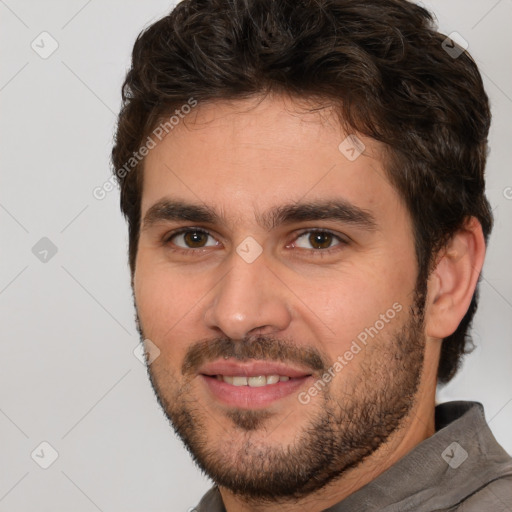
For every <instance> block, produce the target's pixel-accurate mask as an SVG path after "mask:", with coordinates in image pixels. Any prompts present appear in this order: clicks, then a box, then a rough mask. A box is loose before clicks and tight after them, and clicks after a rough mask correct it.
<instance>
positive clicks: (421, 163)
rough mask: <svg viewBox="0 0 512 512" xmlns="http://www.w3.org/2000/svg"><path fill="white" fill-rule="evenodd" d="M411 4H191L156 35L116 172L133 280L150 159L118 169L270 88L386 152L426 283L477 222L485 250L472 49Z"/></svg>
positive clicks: (482, 130) (156, 27)
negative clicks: (162, 128) (212, 106)
mask: <svg viewBox="0 0 512 512" xmlns="http://www.w3.org/2000/svg"><path fill="white" fill-rule="evenodd" d="M450 47H451V48H453V44H452V42H449V45H447V43H446V36H444V35H442V34H440V33H439V32H437V31H436V29H435V27H434V23H433V18H432V16H431V15H430V13H429V12H428V11H426V10H425V9H423V8H422V7H420V6H418V5H415V4H413V3H411V2H408V1H405V0H279V1H275V0H184V1H182V2H180V3H179V4H178V5H177V6H176V7H175V8H174V10H173V11H172V12H171V13H170V14H169V15H168V16H166V17H164V18H163V19H161V20H159V21H157V22H156V23H154V24H153V25H151V26H150V27H149V28H147V29H146V30H144V31H143V32H142V33H141V34H140V35H139V37H138V38H137V41H136V42H135V46H134V48H133V55H132V66H131V69H130V70H129V72H128V74H127V76H126V80H125V82H124V84H123V92H122V98H123V105H122V109H121V112H120V114H119V119H118V126H117V133H116V138H115V146H114V148H113V151H112V161H113V166H114V171H115V173H116V176H117V179H118V181H119V184H120V188H121V210H122V212H123V214H124V215H125V217H126V219H127V221H128V225H129V262H130V268H131V271H132V275H133V272H134V271H135V261H136V255H137V245H138V237H139V228H140V215H141V212H140V206H141V194H142V165H143V160H142V161H141V162H140V163H138V164H137V165H135V166H134V168H133V170H132V171H131V172H120V170H121V168H122V167H123V166H125V164H126V162H127V161H128V160H129V159H130V158H131V157H132V155H133V153H134V152H136V151H137V150H138V149H139V148H140V146H141V145H142V144H143V141H144V140H145V138H146V137H147V136H148V134H149V133H151V131H152V130H153V129H154V128H155V127H156V126H157V124H158V123H159V122H160V120H161V119H162V118H163V117H164V116H166V115H167V116H168V115H169V113H171V112H172V110H173V109H174V108H176V107H179V106H180V105H183V104H184V103H187V101H189V99H190V98H191V97H193V98H195V100H196V101H204V100H216V99H243V98H249V97H252V96H255V95H261V94H266V93H269V92H278V93H286V94H288V95H291V96H293V97H297V98H308V99H311V98H313V99H317V100H318V102H328V103H330V104H332V105H334V106H336V107H337V112H338V113H339V119H340V122H341V123H342V124H343V126H344V128H345V129H346V130H347V131H348V132H349V133H350V132H357V133H361V134H364V135H367V136H370V137H372V138H374V139H376V140H378V141H380V142H382V143H384V144H385V147H386V148H387V149H388V153H389V159H388V161H387V165H386V172H387V174H388V177H389V180H390V182H391V183H392V184H393V185H394V187H395V188H396V190H397V191H398V193H399V194H400V196H401V197H402V199H403V200H404V202H405V204H406V206H407V208H408V210H409V212H410V215H411V218H412V221H413V226H414V237H415V245H416V254H417V259H418V264H419V276H418V282H419V283H423V285H424V284H425V283H426V279H427V277H428V275H429V273H430V271H431V270H432V267H433V263H434V261H435V256H436V255H437V253H438V251H439V249H441V248H442V247H443V245H444V244H445V243H446V241H447V240H449V239H450V238H451V237H452V236H453V234H454V233H455V232H456V231H457V230H459V229H461V228H462V227H463V225H464V223H465V222H466V221H467V220H468V218H469V217H471V216H474V217H476V218H477V219H478V221H479V222H480V224H481V225H482V230H483V233H484V237H485V240H486V242H487V240H488V237H489V234H490V231H491V229H492V223H493V220H492V213H491V210H490V207H489V203H488V201H487V199H486V197H485V180H484V169H485V162H486V156H487V135H488V130H489V125H490V117H491V116H490V110H489V103H488V98H487V96H486V93H485V91H484V88H483V84H482V79H481V76H480V73H479V71H478V69H477V66H476V65H475V63H474V61H473V60H472V59H471V57H470V55H469V54H468V53H467V52H463V51H462V49H461V48H458V46H455V48H457V50H460V51H458V52H457V53H459V55H458V56H457V53H455V54H454V53H453V52H449V51H447V49H448V48H450ZM477 291H478V290H476V291H475V294H474V296H473V299H472V301H471V305H470V307H469V309H468V311H467V313H466V315H465V316H464V318H463V320H462V321H461V323H460V325H459V327H458V328H457V330H456V331H455V332H454V333H453V334H452V335H451V336H449V337H447V338H445V339H444V341H443V345H442V352H441V359H440V363H439V371H438V381H439V382H440V383H445V382H448V381H449V380H450V379H451V378H452V377H453V375H454V374H455V373H456V371H457V369H458V367H459V365H460V360H461V357H462V355H463V354H464V353H466V352H467V347H468V345H470V344H471V340H470V338H469V335H468V329H469V327H470V324H471V321H472V318H473V315H474V313H475V311H476V308H477Z"/></svg>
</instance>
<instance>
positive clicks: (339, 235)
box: [287, 228, 350, 252]
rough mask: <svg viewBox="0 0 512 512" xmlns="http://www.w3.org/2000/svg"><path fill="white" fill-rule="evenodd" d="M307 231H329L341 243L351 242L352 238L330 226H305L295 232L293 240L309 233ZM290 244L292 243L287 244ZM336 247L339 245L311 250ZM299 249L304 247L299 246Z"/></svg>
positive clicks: (321, 250) (323, 250)
mask: <svg viewBox="0 0 512 512" xmlns="http://www.w3.org/2000/svg"><path fill="white" fill-rule="evenodd" d="M307 233H328V234H329V235H332V236H333V237H334V238H336V239H337V240H338V241H339V242H340V243H341V244H345V245H346V244H349V243H350V238H349V237H348V236H347V235H344V234H342V233H338V232H336V231H333V230H331V229H328V228H305V229H302V230H300V231H299V233H298V234H295V235H294V237H293V239H292V242H293V241H295V240H297V238H300V237H301V236H303V235H305V234H307ZM287 245H290V244H287ZM334 247H337V245H335V246H333V247H329V248H327V249H311V251H315V252H327V251H329V249H334ZM299 249H302V247H299Z"/></svg>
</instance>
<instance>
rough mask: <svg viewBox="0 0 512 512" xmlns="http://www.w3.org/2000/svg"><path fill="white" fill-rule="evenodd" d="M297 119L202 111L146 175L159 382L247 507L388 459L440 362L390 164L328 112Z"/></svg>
mask: <svg viewBox="0 0 512 512" xmlns="http://www.w3.org/2000/svg"><path fill="white" fill-rule="evenodd" d="M294 107H296V105H294V104H293V103H292V102H291V101H290V100H286V101H285V100H284V99H282V98H279V97H274V98H270V97H269V98H267V99H265V100H263V101H262V102H261V103H258V102H256V101H255V100H243V101H236V102H231V103H220V102H214V103H211V104H201V103H200V104H199V105H198V106H197V107H196V108H195V109H194V111H193V112H192V113H190V114H189V115H188V117H186V118H185V119H182V120H180V124H178V125H177V126H176V127H175V128H174V129H173V130H172V131H171V132H170V133H169V135H168V136H167V137H166V138H164V139H163V140H162V141H161V142H160V143H158V145H157V146H156V147H155V148H154V149H152V150H151V151H150V153H149V154H148V156H147V157H146V161H145V167H144V185H143V196H142V205H141V208H142V219H143V220H142V226H141V232H140V241H139V247H138V254H137V260H136V270H135V274H134V293H135V301H136V307H137V312H138V315H139V320H140V327H141V335H142V336H143V337H144V338H145V339H149V340H151V343H152V344H154V345H156V347H158V349H159V350H160V354H159V356H158V357H157V358H156V359H155V360H154V361H153V362H152V364H151V365H150V368H149V372H150V377H151V381H152V383H153V386H154V388H155V392H156V393H157V396H158V398H159V400H160V403H161V404H162V407H163V408H164V410H165V412H166V414H167V415H168V416H169V418H170V419H171V421H172V422H173V425H174V427H175V428H176V430H177V432H178V433H179V435H180V436H181V437H182V439H183V440H184V441H185V443H186V444H187V446H188V448H189V449H190V451H191V452H192V454H193V456H194V458H195V459H196V461H197V462H198V463H199V464H200V465H201V466H202V467H203V468H204V469H205V470H206V472H207V473H209V474H210V476H211V477H212V478H213V479H214V480H215V481H216V482H217V483H219V484H220V485H223V486H226V487H228V488H230V489H231V490H233V491H234V492H239V493H243V494H245V495H248V496H250V495H253V496H260V497H264V496H269V497H277V496H290V495H296V496H298V495H299V494H300V492H303V493H309V492H311V491H313V490H315V489H318V488H321V487H322V486H324V485H325V484H326V483H327V482H329V481H331V480H332V479H333V478H335V477H336V476H339V475H340V474H341V472H343V471H344V470H346V469H348V468H350V467H353V466H354V465H356V464H357V463H358V462H360V461H361V460H362V459H363V458H364V457H366V456H367V455H369V454H371V453H372V452H374V451H375V450H376V449H377V448H378V447H379V446H380V445H381V444H382V443H383V442H384V441H385V440H386V439H388V437H389V436H390V434H391V433H392V432H394V431H395V430H396V429H397V427H398V426H399V425H400V421H401V420H402V419H403V418H404V417H405V416H406V415H407V414H408V413H409V412H410V410H411V408H412V406H413V402H414V396H415V394H416V392H417V388H418V384H419V379H420V375H421V368H422V363H423V355H424V354H423V353H424V348H425V337H424V333H423V326H422V322H421V315H414V314H412V311H413V309H414V307H415V304H416V298H417V297H416V296H415V284H416V276H417V271H418V270H417V264H416V257H415V252H414V240H413V234H412V233H413V231H412V225H411V219H410V217H409V215H408V213H407V211H406V208H405V206H404V205H403V203H402V202H401V200H400V199H399V197H398V195H397V193H396V191H395V190H394V189H393V188H392V186H391V185H390V183H389V182H388V180H387V179H386V177H385V173H384V168H383V165H384V164H383V162H382V154H381V152H380V150H381V148H380V147H379V146H378V144H377V143H375V142H374V141H371V140H370V139H367V138H362V137H359V139H360V140H362V141H363V142H364V144H365V146H366V149H365V151H364V154H361V155H360V156H357V155H358V153H359V150H360V149H361V148H360V147H359V146H357V145H356V146H354V144H353V142H351V139H348V140H345V139H346V137H347V134H345V133H343V132H342V130H341V128H340V126H339V123H337V122H336V118H335V117H334V116H333V115H331V113H330V112H329V111H328V110H324V111H321V113H319V112H316V113H305V112H304V111H298V110H297V109H296V108H294ZM343 141H345V142H343ZM342 142H343V144H341V146H340V143H342ZM339 146H340V147H339ZM155 350H156V349H155ZM299 489H300V492H299Z"/></svg>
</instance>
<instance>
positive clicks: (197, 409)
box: [138, 290, 426, 503]
mask: <svg viewBox="0 0 512 512" xmlns="http://www.w3.org/2000/svg"><path fill="white" fill-rule="evenodd" d="M416 292H417V294H416V298H415V302H414V305H413V306H412V307H411V309H410V311H409V315H408V318H407V319H406V321H405V322H403V324H402V326H401V327H400V328H398V329H395V330H394V332H393V333H391V334H389V335H388V336H387V337H384V336H383V334H384V333H383V332H381V333H379V335H378V336H376V338H375V339H372V341H371V342H369V343H368V344H367V345H366V349H365V350H364V351H362V352H361V354H362V355H363V357H362V359H361V362H360V364H359V367H358V372H357V375H354V374H349V375H350V376H351V378H350V379H345V378H343V372H344V369H342V370H341V371H340V373H339V374H338V376H337V378H333V379H332V380H331V381H330V382H329V383H328V384H327V385H326V386H325V387H324V388H323V389H322V390H321V391H320V392H319V393H318V397H317V398H318V400H317V401H316V403H313V402H312V403H311V404H310V405H298V406H297V408H296V409H294V410H293V411H292V412H290V414H289V415H288V416H286V417H284V418H283V420H282V421H281V423H280V425H281V424H283V423H284V422H286V421H288V422H292V423H295V424H297V425H301V427H300V428H298V429H297V431H296V432H294V435H293V436H290V437H291V439H290V440H289V442H288V444H287V443H286V442H284V443H283V442H274V443H272V442H270V440H269V437H270V435H271V434H272V432H273V431H274V430H275V429H276V428H278V427H274V430H272V431H270V429H268V428H267V425H268V422H269V420H270V418H271V417H272V416H274V415H275V413H273V412H270V411H268V410H246V409H230V410H227V411H225V412H224V414H225V416H226V417H227V418H229V420H230V422H231V426H232V428H231V429H229V430H228V429H227V428H226V429H225V431H223V432H222V434H221V435H220V436H219V435H216V436H212V435H211V434H210V435H209V428H208V427H209V425H210V426H211V425H215V423H216V420H215V418H214V417H213V413H211V412H209V411H207V410H206V409H205V407H204V406H203V405H202V404H201V403H199V402H198V401H197V400H195V399H194V393H193V385H194V383H193V376H194V375H197V372H196V370H197V369H198V368H199V366H200V365H201V364H202V363H204V362H206V361H213V360H215V359H218V358H221V357H226V358H229V357H234V358H236V359H238V360H240V361H247V360H251V359H260V360H267V361H284V362H295V363H300V364H301V365H302V366H303V367H306V368H311V369H313V370H315V373H318V370H320V375H323V373H325V372H326V371H327V370H328V368H329V367H331V366H332V363H331V364H330V362H329V361H328V359H326V357H325V355H324V354H322V353H320V352H319V351H318V350H317V349H315V348H309V347H308V348H299V347H298V346H297V345H296V344H295V345H294V344H293V343H289V342H288V341H285V340H283V339H279V338H274V337H269V336H258V337H257V338H253V339H250V340H249V339H244V340H239V341H234V340H232V339H230V338H215V339H210V340H206V341H204V342H198V343H196V344H194V345H192V346H191V347H190V348H189V350H188V352H187V354H186V356H185V358H184V361H183V365H182V368H181V374H182V375H181V376H179V375H173V374H172V373H171V372H170V371H169V368H166V367H165V366H163V365H162V362H161V360H163V359H164V358H161V360H160V361H158V362H155V363H153V364H152V365H148V375H149V378H150V381H151V384H152V386H153V389H154V391H155V394H156V397H157V399H158V402H159V403H160V405H161V407H162V409H163V411H164V413H165V414H166V416H167V418H168V419H169V420H170V422H171V424H172V426H173V428H174V430H175V431H176V433H177V435H178V436H179V437H180V438H181V440H182V441H183V443H184V444H185V446H186V448H187V449H188V451H189V452H190V454H191V456H192V458H193V459H194V461H195V462H196V464H197V465H198V466H199V468H200V469H201V470H202V471H203V472H204V473H205V474H206V475H207V476H209V477H210V478H211V479H212V480H213V481H214V482H215V483H216V484H217V485H220V486H222V487H225V488H227V489H229V490H230V491H231V492H232V493H233V494H235V495H238V496H241V497H243V498H244V499H245V500H246V501H247V502H251V501H252V502H255V503H256V502H257V503H264V502H272V503H275V502H276V501H279V500H283V501H284V500H289V499H300V498H303V497H305V496H307V495H309V494H311V493H313V492H315V491H318V490H320V489H322V488H323V487H325V486H326V485H327V484H329V483H331V482H333V481H335V480H336V479H339V478H340V477H341V476H342V475H343V474H344V473H346V472H347V471H348V470H349V469H352V468H354V467H356V466H357V465H358V464H360V463H361V462H362V461H363V460H364V459H365V458H367V457H368V456H369V455H371V454H372V453H374V452H375V451H376V450H377V449H378V448H379V447H380V446H381V445H383V444H384V443H385V442H386V440H387V439H388V438H389V437H390V436H391V434H393V433H394V432H395V431H396V430H397V429H399V428H400V426H401V424H402V421H403V420H404V419H405V418H406V417H407V416H408V414H409V413H410V412H411V410H412V409H413V407H414V405H415V397H416V393H417V390H418V386H419V383H420V379H421V374H422V369H423V359H424V349H425V341H426V338H425V335H424V332H423V311H424V295H423V294H419V293H418V290H417V291H416ZM138 326H139V331H140V332H141V337H142V338H143V335H142V329H141V328H140V323H139V324H138ZM390 327H391V326H387V327H385V328H384V331H386V330H388V329H390ZM355 357H357V356H355ZM182 377H184V378H182ZM180 379H181V380H180ZM297 403H299V402H297ZM217 423H219V425H220V422H217ZM278 426H279V425H278ZM265 438H266V439H267V440H269V442H267V443H265ZM287 441H288V440H287Z"/></svg>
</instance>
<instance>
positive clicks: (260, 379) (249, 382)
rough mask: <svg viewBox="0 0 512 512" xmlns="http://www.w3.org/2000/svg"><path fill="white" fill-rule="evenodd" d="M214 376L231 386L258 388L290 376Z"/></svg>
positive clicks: (287, 378) (282, 380) (284, 379)
mask: <svg viewBox="0 0 512 512" xmlns="http://www.w3.org/2000/svg"><path fill="white" fill-rule="evenodd" d="M216 378H217V380H222V381H224V382H226V383H227V384H231V385H233V386H249V387H251V388H259V387H262V386H267V385H268V384H277V383H278V382H285V381H287V380H290V377H288V376H284V375H258V376H257V377H245V376H239V375H236V376H233V375H216Z"/></svg>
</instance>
